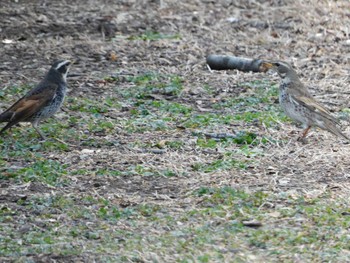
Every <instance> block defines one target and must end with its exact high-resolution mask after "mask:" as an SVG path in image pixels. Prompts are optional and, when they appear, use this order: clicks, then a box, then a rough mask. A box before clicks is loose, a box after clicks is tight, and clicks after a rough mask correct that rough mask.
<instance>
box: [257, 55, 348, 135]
mask: <svg viewBox="0 0 350 263" xmlns="http://www.w3.org/2000/svg"><path fill="white" fill-rule="evenodd" d="M260 67H261V68H260V69H261V70H262V71H264V70H266V69H267V70H268V69H272V70H274V71H276V72H277V73H278V75H279V76H280V77H281V79H282V82H281V84H280V87H279V103H280V106H281V107H282V109H283V111H284V112H285V114H286V115H287V116H289V117H290V118H291V119H293V120H295V121H298V122H301V123H302V124H303V125H304V130H303V132H302V133H301V136H300V137H299V138H298V140H299V141H304V139H305V137H306V135H307V134H308V132H309V131H310V129H311V127H312V126H317V127H319V128H321V129H323V130H327V131H329V132H331V133H332V134H334V135H336V136H339V137H342V138H344V139H346V140H350V139H349V137H348V136H346V135H345V134H344V133H342V131H341V130H340V129H339V128H338V127H337V125H339V121H338V120H337V119H336V118H335V117H333V116H332V115H331V113H330V112H329V110H328V109H327V108H325V107H324V106H323V105H322V104H321V103H319V102H318V101H316V100H315V99H314V98H313V97H312V95H311V94H310V92H309V91H308V89H307V87H306V86H304V84H303V83H302V82H301V81H300V79H299V77H298V74H297V72H296V71H295V70H294V69H293V67H292V66H291V65H290V64H289V63H287V62H284V61H263V62H262V63H261V66H260Z"/></svg>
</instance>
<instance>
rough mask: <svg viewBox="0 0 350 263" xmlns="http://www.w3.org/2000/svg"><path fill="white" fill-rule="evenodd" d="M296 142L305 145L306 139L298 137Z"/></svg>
mask: <svg viewBox="0 0 350 263" xmlns="http://www.w3.org/2000/svg"><path fill="white" fill-rule="evenodd" d="M297 141H298V142H301V143H302V144H307V139H306V138H305V137H302V136H300V137H298V139H297Z"/></svg>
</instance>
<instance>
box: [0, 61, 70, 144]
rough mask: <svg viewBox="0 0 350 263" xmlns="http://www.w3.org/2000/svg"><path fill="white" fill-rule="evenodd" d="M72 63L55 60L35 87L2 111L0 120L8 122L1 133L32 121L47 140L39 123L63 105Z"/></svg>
mask: <svg viewBox="0 0 350 263" xmlns="http://www.w3.org/2000/svg"><path fill="white" fill-rule="evenodd" d="M70 65H71V61H69V60H58V61H55V62H54V63H53V64H52V66H51V68H50V70H49V71H48V72H47V74H46V75H45V77H44V79H43V80H42V81H41V82H40V83H39V84H38V85H37V86H36V87H35V88H33V89H32V90H30V91H29V92H28V93H27V94H26V95H24V96H23V97H22V98H20V99H19V100H18V101H17V102H15V103H14V104H13V105H12V106H11V107H9V108H8V109H7V110H6V111H4V112H3V113H1V114H0V122H7V124H6V125H5V126H4V127H3V128H2V129H1V130H0V134H3V133H4V132H5V131H6V130H8V129H10V128H11V127H12V126H14V125H16V124H18V123H20V122H30V123H31V124H32V126H33V127H34V129H35V130H36V131H37V132H38V134H39V135H40V137H41V139H43V140H45V136H44V134H43V133H42V132H41V131H40V129H39V127H38V124H39V122H40V121H42V120H45V119H47V118H49V117H51V116H53V115H54V114H55V113H56V112H57V111H58V109H59V108H60V107H61V105H62V103H63V100H64V97H65V96H66V92H67V73H68V71H69V67H70Z"/></svg>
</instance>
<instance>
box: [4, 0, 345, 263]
mask: <svg viewBox="0 0 350 263" xmlns="http://www.w3.org/2000/svg"><path fill="white" fill-rule="evenodd" d="M349 7H350V6H349V2H348V1H346V0H344V1H316V0H310V1H290V0H270V1H259V0H253V1H246V0H240V1H226V0H220V1H211V0H203V1H199V0H189V1H170V0H160V1H156V0H154V1H153V0H148V1H147V0H142V1H137V0H134V1H127V0H118V1H110V0H106V1H92V0H86V1H85V0H84V1H82V0H70V1H65V0H62V1H45V0H41V1H28V0H25V1H13V0H2V1H1V6H0V54H1V64H0V85H1V88H2V89H6V87H9V86H14V85H23V84H31V85H32V84H34V83H36V82H37V81H38V80H39V79H40V78H41V77H42V76H43V74H44V73H45V72H46V70H47V69H48V67H49V65H50V64H51V63H52V61H53V60H55V59H57V58H73V59H75V60H76V63H75V64H74V65H73V67H72V69H71V72H70V77H69V78H68V82H69V86H70V90H69V93H68V96H69V97H76V96H86V97H88V98H91V99H93V98H94V97H95V96H98V97H100V96H101V97H102V96H111V95H113V90H114V88H115V86H116V85H118V88H120V89H126V88H130V83H128V82H123V81H122V77H125V76H137V75H139V74H143V73H145V72H159V73H161V74H175V75H178V76H181V78H183V79H184V83H183V85H184V92H183V94H182V96H181V98H179V99H178V100H179V101H180V102H181V103H184V104H188V105H195V106H199V109H207V110H212V111H213V112H214V111H215V110H214V109H212V108H211V107H210V105H211V103H212V102H211V101H212V99H213V98H211V97H209V96H208V95H207V94H202V93H201V92H200V88H201V87H203V86H204V85H209V86H211V87H215V88H217V92H216V95H215V96H216V97H217V98H220V96H224V94H225V92H226V93H230V94H231V93H237V94H239V93H240V92H243V91H244V90H242V88H239V89H236V87H237V86H236V84H237V83H242V82H246V81H254V80H261V79H265V80H271V81H273V82H278V81H279V78H278V77H277V76H275V75H271V74H262V73H261V74H253V73H242V72H238V71H229V72H226V71H213V72H211V71H209V70H208V68H207V67H206V64H205V58H206V56H207V55H208V54H227V55H235V56H242V57H250V58H266V59H276V58H277V59H282V60H287V61H289V62H291V63H292V64H293V65H294V66H295V67H296V69H297V71H298V72H299V73H300V77H301V78H302V80H303V81H304V82H305V83H307V84H308V85H309V87H310V89H311V91H312V92H313V93H314V94H315V96H316V97H317V98H318V99H319V100H320V101H322V102H323V103H324V104H326V105H327V107H328V108H330V109H331V110H332V111H334V112H338V111H340V110H342V109H343V108H347V107H348V106H349V94H350V90H349V87H348V83H349V66H348V65H349V58H350V57H349V54H350V36H349V32H348V27H347V25H345V23H343V21H347V20H348V19H349V17H350V13H349V10H350V9H349ZM151 31H153V32H161V33H164V34H169V35H175V34H179V35H180V36H181V37H180V38H179V39H172V40H157V41H150V40H137V39H136V40H131V39H132V38H133V37H137V36H140V35H141V34H143V33H145V32H151ZM108 76H119V77H120V79H121V80H120V81H119V82H118V83H117V84H116V83H108V82H103V81H102V80H103V79H104V78H105V77H108ZM18 96H19V95H18ZM8 105H9V102H8V101H0V107H1V108H3V109H4V108H5V107H7V106H8ZM63 112H64V114H68V115H76V116H81V113H79V112H69V111H68V110H67V109H66V108H65V106H64V107H63ZM128 114H129V113H128V111H125V112H124V111H120V110H117V109H111V110H110V111H109V112H108V113H107V114H106V115H108V116H111V117H113V118H114V119H115V122H116V133H115V134H114V135H109V137H108V138H107V139H110V140H111V141H113V140H115V141H118V143H117V145H116V146H115V147H110V146H109V147H98V146H97V147H96V148H94V147H89V149H92V150H94V151H93V152H89V153H87V154H83V153H82V151H83V149H85V148H86V147H84V146H83V145H81V144H79V142H69V143H72V144H75V145H77V146H76V147H71V149H70V151H69V152H68V153H60V154H54V155H53V154H50V153H45V156H46V157H49V158H51V159H56V160H59V161H60V162H62V163H64V164H67V165H68V166H69V167H73V170H78V169H79V168H85V169H91V176H90V177H86V176H79V175H76V176H75V179H74V180H75V181H76V184H72V185H70V186H69V187H67V188H59V189H58V188H56V189H52V188H51V187H49V186H46V185H43V184H40V183H32V184H30V185H12V184H11V181H4V182H2V183H1V190H3V192H4V193H5V192H6V194H4V195H1V198H2V202H8V206H10V207H12V208H13V209H15V210H16V209H21V208H20V207H19V206H17V205H16V204H15V203H16V202H17V201H18V200H19V199H20V198H21V196H28V195H31V194H36V193H38V192H40V193H41V194H44V193H54V192H60V193H65V194H67V195H77V196H79V195H81V194H83V193H84V192H90V193H93V194H94V195H96V196H103V197H104V198H107V199H110V200H112V199H113V200H115V202H116V203H118V204H119V205H120V206H122V207H125V206H129V205H133V204H139V203H142V202H145V203H159V204H161V205H167V206H169V207H172V208H173V209H174V211H175V210H176V209H177V208H183V207H187V206H190V205H191V199H190V198H188V193H190V192H191V191H192V189H197V188H198V187H201V186H222V185H228V186H232V187H235V188H239V189H246V190H252V191H255V190H258V189H260V190H261V189H263V190H266V191H270V192H281V191H285V192H288V193H291V194H293V193H294V192H302V193H305V194H306V195H310V196H318V195H321V194H322V193H324V192H325V191H326V190H330V191H331V192H332V193H333V194H334V195H336V196H338V195H344V196H347V195H348V194H349V189H350V184H349V180H348V175H349V174H350V165H349V161H348V160H349V154H348V153H349V152H348V149H350V148H349V147H350V146H349V144H344V143H343V142H342V141H341V139H338V138H335V137H334V136H333V135H331V134H329V133H327V132H325V131H320V130H316V129H314V130H313V131H312V132H311V135H310V136H309V143H308V144H306V145H303V144H300V143H299V142H296V140H295V137H296V134H295V133H294V134H293V133H291V131H295V130H298V129H299V128H297V127H296V126H295V125H294V124H291V123H288V124H283V123H281V125H280V129H279V130H276V129H268V128H266V127H263V126H260V127H248V129H252V130H254V131H255V132H257V133H258V134H261V135H262V134H268V135H269V136H271V137H274V138H276V139H283V140H285V139H286V138H289V141H288V143H285V144H283V145H279V144H277V145H276V144H273V143H272V144H271V145H268V146H265V148H264V154H263V155H261V156H258V157H255V158H258V159H259V161H258V162H256V163H254V164H253V165H252V167H249V168H248V169H246V170H244V171H242V172H241V174H240V175H233V174H232V173H231V172H230V171H227V172H225V171H223V172H220V173H217V174H213V175H211V176H207V175H206V174H201V173H193V174H191V175H190V176H175V177H169V178H167V177H161V176H160V177H152V176H151V177H143V176H120V177H107V178H99V177H96V176H94V171H95V170H96V169H97V168H99V167H102V168H103V167H109V168H111V169H113V168H115V169H117V170H123V169H126V168H127V167H129V166H130V165H131V164H147V165H149V166H155V167H162V168H171V169H172V170H174V171H176V172H177V173H178V174H179V175H180V174H181V173H182V172H184V171H188V170H191V169H190V167H191V165H192V163H194V162H200V161H203V162H205V161H210V160H211V159H214V158H217V156H219V155H220V152H217V151H214V150H212V151H211V150H202V151H198V149H197V150H194V148H193V147H192V146H193V144H192V143H191V140H193V139H194V138H193V136H191V132H190V131H182V130H176V129H174V131H172V132H154V133H149V132H145V133H136V134H130V133H127V132H126V131H123V130H122V129H119V128H118V118H127V117H128ZM58 119H59V117H58ZM244 128H247V127H244ZM77 129H78V128H77ZM233 129H236V130H240V129H243V127H220V130H219V128H218V132H232V130H233ZM344 132H345V133H347V134H350V129H348V128H344ZM95 139H96V140H99V137H98V136H96V137H95ZM104 139H106V138H104ZM160 140H182V141H187V144H186V146H185V148H184V149H183V150H181V151H168V150H167V151H165V152H163V153H161V154H154V153H152V152H148V151H144V149H142V147H140V148H139V149H138V148H133V149H130V148H129V147H128V146H127V143H130V142H142V143H150V144H152V143H156V142H158V141H160ZM82 155H84V157H82ZM11 165H16V162H15V161H13V162H12V163H11ZM51 259H54V258H53V257H51ZM58 259H59V260H61V261H62V262H63V261H64V259H62V258H58ZM42 260H44V261H45V259H42ZM67 260H68V259H67ZM82 260H83V259H82ZM65 262H68V261H65Z"/></svg>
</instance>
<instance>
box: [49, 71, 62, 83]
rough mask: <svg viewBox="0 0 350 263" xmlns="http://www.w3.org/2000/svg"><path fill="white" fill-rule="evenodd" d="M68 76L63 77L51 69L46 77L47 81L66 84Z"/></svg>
mask: <svg viewBox="0 0 350 263" xmlns="http://www.w3.org/2000/svg"><path fill="white" fill-rule="evenodd" d="M66 75H67V74H64V75H63V74H61V73H59V72H57V71H56V70H54V69H50V70H49V72H48V73H47V75H46V80H50V81H52V82H58V83H66Z"/></svg>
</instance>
